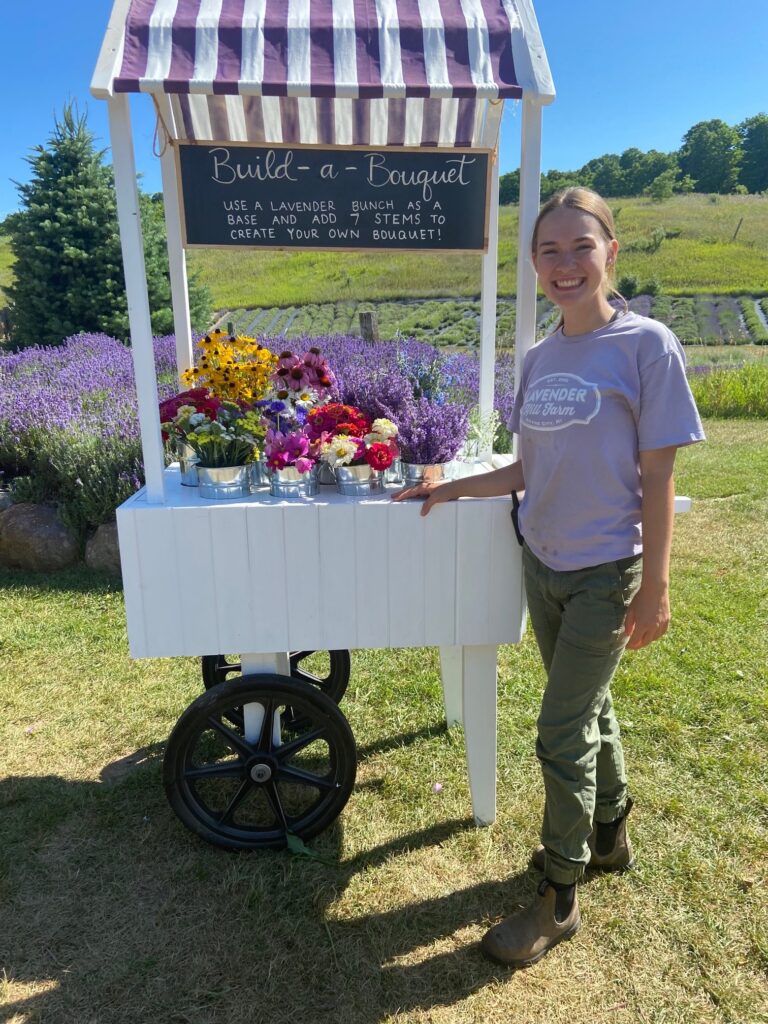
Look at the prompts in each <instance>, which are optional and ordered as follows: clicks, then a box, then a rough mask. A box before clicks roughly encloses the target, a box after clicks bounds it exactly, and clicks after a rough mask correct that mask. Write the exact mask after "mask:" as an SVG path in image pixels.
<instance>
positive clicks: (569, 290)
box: [533, 206, 619, 312]
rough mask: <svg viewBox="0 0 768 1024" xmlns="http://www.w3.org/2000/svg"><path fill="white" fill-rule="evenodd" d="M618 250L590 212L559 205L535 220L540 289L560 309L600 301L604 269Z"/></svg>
mask: <svg viewBox="0 0 768 1024" xmlns="http://www.w3.org/2000/svg"><path fill="white" fill-rule="evenodd" d="M618 251H619V243H618V242H617V241H616V239H615V238H612V239H611V240H610V241H609V240H608V239H607V238H606V237H605V235H604V234H603V230H602V228H601V227H600V222H599V221H598V220H597V218H596V217H593V216H592V214H591V213H585V212H584V211H583V210H574V209H572V208H570V207H567V206H559V207H557V208H556V209H554V210H551V211H550V212H549V213H548V214H547V215H546V216H545V217H544V218H543V220H542V221H541V223H540V224H539V232H538V238H537V241H536V251H535V252H534V253H533V264H534V266H535V267H536V273H537V274H538V275H539V284H540V285H541V288H542V291H543V292H544V294H545V295H546V296H547V298H548V299H550V300H551V301H552V302H554V303H556V305H558V306H559V307H560V308H561V309H562V310H563V312H566V311H567V310H569V309H577V308H578V309H586V308H588V307H589V306H590V305H592V304H599V303H600V302H601V301H604V295H605V279H606V270H607V269H609V268H610V266H611V265H612V263H613V262H614V260H615V259H616V253H617V252H618Z"/></svg>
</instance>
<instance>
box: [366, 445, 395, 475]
mask: <svg viewBox="0 0 768 1024" xmlns="http://www.w3.org/2000/svg"><path fill="white" fill-rule="evenodd" d="M392 458H393V456H392V452H391V451H390V450H389V446H388V445H386V444H382V443H381V441H375V442H374V443H373V444H372V445H371V446H370V447H369V448H367V449H366V452H365V461H366V462H367V463H368V465H369V466H370V467H371V469H389V467H390V466H391V465H392Z"/></svg>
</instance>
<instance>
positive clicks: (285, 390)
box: [256, 348, 335, 497]
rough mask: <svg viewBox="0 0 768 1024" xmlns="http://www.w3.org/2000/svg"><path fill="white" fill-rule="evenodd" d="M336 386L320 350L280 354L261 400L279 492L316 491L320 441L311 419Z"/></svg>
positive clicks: (269, 459)
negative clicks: (314, 408)
mask: <svg viewBox="0 0 768 1024" xmlns="http://www.w3.org/2000/svg"><path fill="white" fill-rule="evenodd" d="M334 384H335V378H334V376H333V373H332V372H331V369H330V367H329V366H328V364H327V363H326V361H325V359H324V358H323V356H322V353H321V352H320V349H318V348H311V349H309V350H308V351H307V352H305V353H304V354H303V355H295V354H294V353H293V352H289V351H285V352H281V353H280V356H279V357H278V361H277V366H276V368H275V369H274V370H273V372H272V374H271V376H270V385H271V386H270V389H269V390H268V391H267V393H266V395H265V397H264V398H263V399H262V400H261V401H259V402H257V403H256V405H257V407H258V408H259V409H260V411H261V414H262V416H263V418H264V423H265V425H266V426H267V434H266V443H265V446H264V453H265V457H266V463H267V466H268V468H269V469H270V470H271V471H272V481H273V486H272V493H273V494H274V495H278V496H281V497H289V496H293V495H294V494H295V495H296V496H299V495H304V494H314V493H315V492H316V489H317V482H318V474H317V472H316V467H317V465H318V458H319V442H318V439H317V438H315V437H312V436H310V431H309V428H308V424H307V420H308V416H309V413H310V411H311V410H312V408H313V407H314V406H317V405H318V403H320V402H322V401H323V400H324V399H325V398H326V396H327V395H328V393H329V391H330V389H331V388H332V387H333V385H334ZM302 478H303V480H302ZM299 485H301V486H299Z"/></svg>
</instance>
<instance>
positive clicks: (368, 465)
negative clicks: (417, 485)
mask: <svg viewBox="0 0 768 1024" xmlns="http://www.w3.org/2000/svg"><path fill="white" fill-rule="evenodd" d="M307 426H308V430H309V434H310V437H312V439H313V440H314V441H315V443H316V444H317V445H318V450H319V454H320V458H321V459H322V461H323V462H325V463H326V464H327V465H329V466H330V467H331V468H332V469H333V471H334V473H335V475H336V483H337V486H338V488H339V490H340V491H341V493H342V494H358V495H359V494H369V493H370V492H371V491H375V490H381V488H382V486H383V480H384V477H383V474H384V470H386V469H388V468H389V467H390V466H391V465H392V461H393V459H394V458H395V457H396V456H397V455H398V454H399V449H398V447H397V441H396V438H397V427H396V426H395V424H394V423H393V422H392V421H391V420H389V419H386V418H384V417H381V418H379V419H376V420H374V421H373V422H371V421H370V420H369V419H368V417H367V416H366V415H365V414H364V413H362V412H361V411H360V410H359V409H357V408H355V406H352V405H344V404H342V403H340V402H330V403H328V404H326V405H321V406H319V407H318V408H316V409H312V410H311V411H310V413H309V415H308V417H307Z"/></svg>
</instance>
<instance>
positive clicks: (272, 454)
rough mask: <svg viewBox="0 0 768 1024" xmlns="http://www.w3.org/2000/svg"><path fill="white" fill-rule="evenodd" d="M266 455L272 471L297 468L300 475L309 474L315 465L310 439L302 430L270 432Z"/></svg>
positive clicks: (265, 448)
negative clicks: (290, 467)
mask: <svg viewBox="0 0 768 1024" xmlns="http://www.w3.org/2000/svg"><path fill="white" fill-rule="evenodd" d="M264 454H265V455H266V457H267V465H268V466H269V468H270V469H285V467H286V466H295V467H296V469H297V470H298V472H299V473H308V472H309V471H310V469H312V467H313V466H314V464H315V459H314V458H313V456H312V454H311V452H310V441H309V438H308V437H307V436H306V434H305V433H304V432H303V431H302V430H292V431H286V432H285V433H283V431H281V430H268V431H267V436H266V439H265V444H264Z"/></svg>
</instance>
